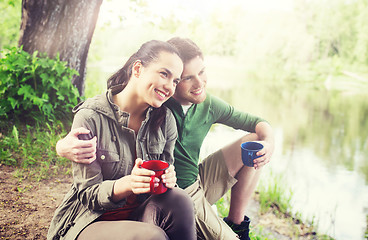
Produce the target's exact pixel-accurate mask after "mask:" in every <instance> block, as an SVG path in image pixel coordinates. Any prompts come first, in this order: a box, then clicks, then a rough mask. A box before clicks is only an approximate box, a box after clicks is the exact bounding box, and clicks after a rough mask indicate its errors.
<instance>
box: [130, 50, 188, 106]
mask: <svg viewBox="0 0 368 240" xmlns="http://www.w3.org/2000/svg"><path fill="white" fill-rule="evenodd" d="M138 64H140V67H139V69H138V68H136V66H133V74H138V76H139V81H138V83H137V84H138V85H139V86H138V91H139V93H140V94H139V95H140V96H141V97H142V98H143V100H144V101H145V102H146V103H147V104H149V105H151V106H152V107H155V108H158V107H160V106H161V105H162V104H163V103H164V102H165V101H166V100H168V99H169V98H170V97H171V96H172V95H173V94H174V92H175V88H176V85H177V84H178V83H179V81H180V76H181V74H182V72H183V62H182V60H181V59H180V58H179V56H178V55H176V54H173V53H169V52H165V51H162V52H161V53H160V54H159V57H158V59H157V60H156V61H153V62H151V63H149V64H148V65H147V66H145V67H143V66H142V65H141V63H139V62H138Z"/></svg>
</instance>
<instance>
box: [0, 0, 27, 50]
mask: <svg viewBox="0 0 368 240" xmlns="http://www.w3.org/2000/svg"><path fill="white" fill-rule="evenodd" d="M21 4H22V1H21V0H9V1H0V14H1V18H0V50H3V49H5V48H9V47H12V46H15V45H16V44H17V41H18V38H19V26H20V22H21ZM0 56H1V55H0Z"/></svg>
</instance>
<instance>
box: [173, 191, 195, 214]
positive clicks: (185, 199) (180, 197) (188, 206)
mask: <svg viewBox="0 0 368 240" xmlns="http://www.w3.org/2000/svg"><path fill="white" fill-rule="evenodd" d="M167 200H168V203H169V204H170V205H171V204H172V207H173V208H181V209H185V211H192V212H194V203H193V200H192V198H191V197H190V196H189V195H188V194H187V193H186V192H185V191H184V190H182V189H180V188H173V189H171V191H170V192H168V197H167Z"/></svg>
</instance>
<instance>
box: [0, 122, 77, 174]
mask: <svg viewBox="0 0 368 240" xmlns="http://www.w3.org/2000/svg"><path fill="white" fill-rule="evenodd" d="M9 125H10V126H9ZM0 126H1V127H0V129H1V132H0V164H3V165H9V166H14V167H16V168H17V169H16V171H15V175H16V177H18V178H20V179H22V178H32V179H34V180H37V181H40V180H42V179H47V178H49V177H51V176H55V175H56V174H60V173H64V174H69V172H70V161H68V160H66V159H65V158H61V157H59V156H57V154H56V151H55V145H56V142H57V141H58V140H59V139H60V138H61V137H63V136H64V135H65V134H66V132H65V129H64V125H63V123H62V122H60V121H59V122H55V123H47V122H46V123H36V124H33V125H32V126H31V125H28V124H24V123H11V122H9V121H6V122H5V121H1V122H0Z"/></svg>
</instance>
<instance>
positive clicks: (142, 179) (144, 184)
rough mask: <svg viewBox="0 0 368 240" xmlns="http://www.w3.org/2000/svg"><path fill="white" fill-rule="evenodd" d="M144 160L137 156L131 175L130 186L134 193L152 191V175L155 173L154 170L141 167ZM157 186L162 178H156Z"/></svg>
mask: <svg viewBox="0 0 368 240" xmlns="http://www.w3.org/2000/svg"><path fill="white" fill-rule="evenodd" d="M142 163H143V160H142V159H140V158H137V159H136V160H135V165H134V167H133V170H132V173H131V175H130V188H131V191H132V192H133V193H134V194H141V193H149V192H150V181H151V176H154V175H155V172H154V171H151V170H148V169H145V168H141V165H142ZM154 181H155V184H154V186H155V187H158V183H159V182H160V179H158V178H155V180H154Z"/></svg>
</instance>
